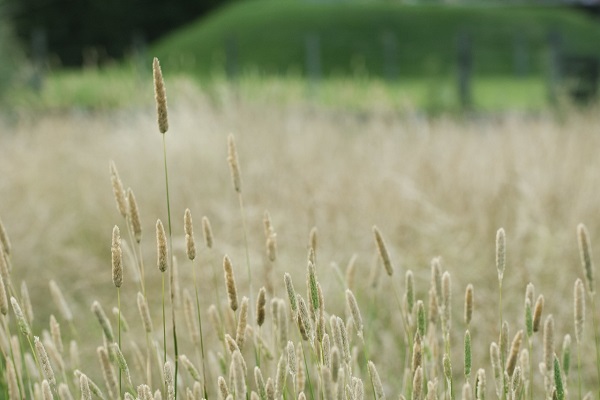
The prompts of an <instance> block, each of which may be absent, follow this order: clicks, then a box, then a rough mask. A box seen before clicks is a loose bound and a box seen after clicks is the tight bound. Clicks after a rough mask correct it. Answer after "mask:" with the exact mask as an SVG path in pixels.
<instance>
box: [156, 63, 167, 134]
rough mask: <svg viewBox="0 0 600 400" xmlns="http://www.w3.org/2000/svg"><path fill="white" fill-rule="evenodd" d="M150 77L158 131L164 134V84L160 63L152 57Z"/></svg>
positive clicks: (165, 113) (165, 124) (165, 123)
mask: <svg viewBox="0 0 600 400" xmlns="http://www.w3.org/2000/svg"><path fill="white" fill-rule="evenodd" d="M152 75H153V78H154V99H155V100H156V114H157V120H158V130H159V131H160V133H166V132H167V130H169V120H168V112H167V92H166V90H165V82H164V80H163V75H162V70H161V68H160V63H159V61H158V58H156V57H154V60H153V61H152Z"/></svg>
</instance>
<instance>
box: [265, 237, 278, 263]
mask: <svg viewBox="0 0 600 400" xmlns="http://www.w3.org/2000/svg"><path fill="white" fill-rule="evenodd" d="M266 247H267V257H268V258H269V261H271V262H275V261H276V260H277V234H276V233H275V232H271V233H270V234H269V236H268V237H267V243H266Z"/></svg>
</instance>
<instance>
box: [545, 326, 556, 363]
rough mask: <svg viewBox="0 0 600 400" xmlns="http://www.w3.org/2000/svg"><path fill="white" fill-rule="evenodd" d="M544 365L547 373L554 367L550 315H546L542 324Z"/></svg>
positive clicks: (552, 333)
mask: <svg viewBox="0 0 600 400" xmlns="http://www.w3.org/2000/svg"><path fill="white" fill-rule="evenodd" d="M544 363H545V364H546V370H547V371H551V370H552V368H553V367H554V317H553V316H552V314H550V315H548V316H547V317H546V320H545V322H544Z"/></svg>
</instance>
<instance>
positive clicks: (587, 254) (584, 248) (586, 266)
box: [577, 224, 595, 295]
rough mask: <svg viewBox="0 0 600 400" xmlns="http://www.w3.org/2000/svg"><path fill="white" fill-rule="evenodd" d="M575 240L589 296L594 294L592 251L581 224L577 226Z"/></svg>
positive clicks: (586, 233) (585, 229) (587, 235)
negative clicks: (577, 243)
mask: <svg viewBox="0 0 600 400" xmlns="http://www.w3.org/2000/svg"><path fill="white" fill-rule="evenodd" d="M577 239H578V242H579V256H580V258H581V266H582V267H583V273H584V274H585V280H586V282H587V288H588V293H590V294H591V295H593V294H594V292H595V285H594V264H593V262H592V250H591V245H590V234H589V233H588V230H587V228H586V227H585V225H583V224H579V225H578V226H577Z"/></svg>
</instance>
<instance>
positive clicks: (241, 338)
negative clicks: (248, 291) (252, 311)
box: [235, 296, 249, 349]
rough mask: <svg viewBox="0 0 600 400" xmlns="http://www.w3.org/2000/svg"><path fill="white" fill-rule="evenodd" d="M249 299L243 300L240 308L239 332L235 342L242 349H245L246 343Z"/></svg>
mask: <svg viewBox="0 0 600 400" xmlns="http://www.w3.org/2000/svg"><path fill="white" fill-rule="evenodd" d="M248 301H249V300H248V298H247V297H245V296H244V297H243V298H242V305H241V308H240V314H239V318H238V326H237V332H236V334H235V341H236V343H237V345H238V347H239V348H240V349H243V348H244V343H246V325H248Z"/></svg>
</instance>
